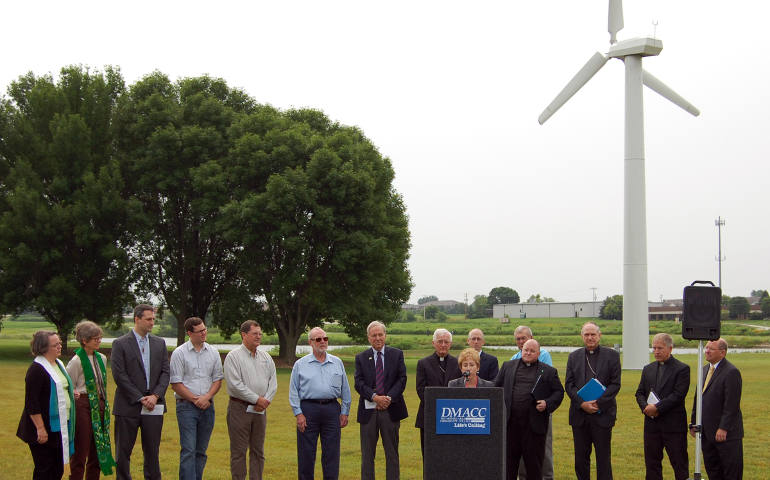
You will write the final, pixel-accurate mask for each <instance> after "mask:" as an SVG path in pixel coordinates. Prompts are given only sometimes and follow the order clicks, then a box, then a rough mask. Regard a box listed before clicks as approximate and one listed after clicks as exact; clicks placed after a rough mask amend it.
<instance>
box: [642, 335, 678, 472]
mask: <svg viewBox="0 0 770 480" xmlns="http://www.w3.org/2000/svg"><path fill="white" fill-rule="evenodd" d="M673 349H674V340H673V339H672V338H671V335H669V334H667V333H659V334H657V335H655V337H654V338H653V339H652V353H653V355H654V356H655V361H654V362H652V363H650V364H649V365H646V366H645V367H644V369H642V377H641V379H640V380H639V388H637V389H636V403H638V404H639V408H640V409H641V410H642V413H643V414H644V464H645V466H646V468H647V475H646V477H645V479H646V480H663V468H662V465H661V462H662V461H663V449H664V448H665V450H666V453H667V454H668V459H669V461H670V462H671V467H672V468H673V469H674V478H675V479H676V480H687V479H688V478H689V477H690V470H689V462H688V458H687V411H686V410H685V407H684V399H685V397H686V396H687V391H688V390H689V389H690V367H689V366H687V365H686V364H684V363H682V362H680V361H679V360H677V359H676V358H674V357H673V356H672V355H671V351H672V350H673ZM650 392H652V393H653V394H654V395H655V397H654V398H650ZM650 400H651V402H650V403H648V401H650Z"/></svg>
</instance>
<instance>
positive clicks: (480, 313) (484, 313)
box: [468, 295, 492, 318]
mask: <svg viewBox="0 0 770 480" xmlns="http://www.w3.org/2000/svg"><path fill="white" fill-rule="evenodd" d="M468 311H469V313H468V316H469V317H471V318H487V317H490V316H491V315H492V307H491V305H490V304H489V299H488V298H487V296H486V295H475V296H474V297H473V303H471V305H470V307H469V310H468Z"/></svg>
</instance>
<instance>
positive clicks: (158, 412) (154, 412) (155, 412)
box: [142, 403, 166, 415]
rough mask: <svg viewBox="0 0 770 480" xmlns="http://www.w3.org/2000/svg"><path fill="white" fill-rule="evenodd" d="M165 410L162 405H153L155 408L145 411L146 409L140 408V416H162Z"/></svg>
mask: <svg viewBox="0 0 770 480" xmlns="http://www.w3.org/2000/svg"><path fill="white" fill-rule="evenodd" d="M165 409H166V406H165V405H164V404H162V403H160V404H158V405H155V408H153V409H152V410H147V408H146V407H144V406H142V415H163V412H164V411H165Z"/></svg>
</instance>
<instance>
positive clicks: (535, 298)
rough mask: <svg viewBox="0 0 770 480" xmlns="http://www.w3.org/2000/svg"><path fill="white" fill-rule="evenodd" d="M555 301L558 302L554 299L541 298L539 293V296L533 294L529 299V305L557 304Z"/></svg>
mask: <svg viewBox="0 0 770 480" xmlns="http://www.w3.org/2000/svg"><path fill="white" fill-rule="evenodd" d="M555 301H556V300H555V299H553V298H552V297H542V296H540V294H539V293H538V294H532V295H530V296H529V298H528V299H527V303H552V302H555Z"/></svg>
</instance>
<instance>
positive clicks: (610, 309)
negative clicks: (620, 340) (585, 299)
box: [599, 295, 623, 320]
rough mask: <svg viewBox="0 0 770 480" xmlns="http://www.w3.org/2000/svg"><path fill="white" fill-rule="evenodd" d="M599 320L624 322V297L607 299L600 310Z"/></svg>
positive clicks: (614, 296) (615, 296)
mask: <svg viewBox="0 0 770 480" xmlns="http://www.w3.org/2000/svg"><path fill="white" fill-rule="evenodd" d="M599 318H604V319H607V320H623V295H613V296H611V297H607V298H605V299H604V302H602V306H601V308H599Z"/></svg>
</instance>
